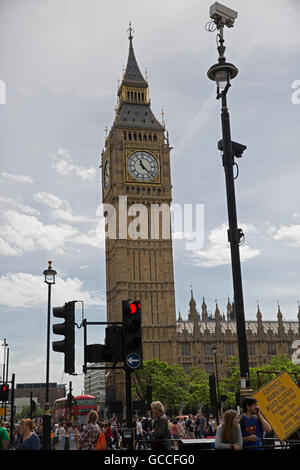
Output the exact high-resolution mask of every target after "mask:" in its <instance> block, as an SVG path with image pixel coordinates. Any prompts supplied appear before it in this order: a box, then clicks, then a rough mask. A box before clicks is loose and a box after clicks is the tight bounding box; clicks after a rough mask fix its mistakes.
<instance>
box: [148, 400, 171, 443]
mask: <svg viewBox="0 0 300 470" xmlns="http://www.w3.org/2000/svg"><path fill="white" fill-rule="evenodd" d="M151 412H152V415H153V417H154V431H153V432H152V439H153V440H154V442H152V449H153V450H158V451H165V450H170V449H172V434H171V432H170V429H169V425H168V418H167V417H166V415H165V410H164V407H163V405H162V403H161V402H160V401H154V402H153V403H151Z"/></svg>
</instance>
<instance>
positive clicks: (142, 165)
mask: <svg viewBox="0 0 300 470" xmlns="http://www.w3.org/2000/svg"><path fill="white" fill-rule="evenodd" d="M139 164H140V165H141V167H142V168H143V170H146V171H147V173H149V175H150V176H152V178H154V175H153V173H151V171H150V170H148V168H146V167H145V165H144V164H143V161H142V160H139Z"/></svg>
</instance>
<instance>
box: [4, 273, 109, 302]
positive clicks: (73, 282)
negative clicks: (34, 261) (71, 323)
mask: <svg viewBox="0 0 300 470" xmlns="http://www.w3.org/2000/svg"><path fill="white" fill-rule="evenodd" d="M0 292H1V296H0V304H2V305H5V306H7V307H11V308H29V307H38V306H40V305H45V302H46V295H47V294H46V292H45V284H44V282H43V276H38V275H33V274H29V273H7V274H4V275H3V276H1V277H0ZM69 300H83V301H84V303H85V305H105V297H104V296H103V295H101V294H100V293H99V292H98V291H95V290H91V289H86V288H85V287H84V284H83V282H82V281H81V280H80V279H78V278H77V277H74V278H67V279H66V280H64V279H61V278H60V277H59V276H57V278H56V283H55V286H54V287H53V289H52V305H53V306H55V305H60V304H64V303H65V302H66V301H69Z"/></svg>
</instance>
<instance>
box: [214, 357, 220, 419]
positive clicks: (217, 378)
mask: <svg viewBox="0 0 300 470" xmlns="http://www.w3.org/2000/svg"><path fill="white" fill-rule="evenodd" d="M215 369H216V386H217V414H218V423H219V421H220V417H221V413H220V389H219V374H218V360H217V352H215Z"/></svg>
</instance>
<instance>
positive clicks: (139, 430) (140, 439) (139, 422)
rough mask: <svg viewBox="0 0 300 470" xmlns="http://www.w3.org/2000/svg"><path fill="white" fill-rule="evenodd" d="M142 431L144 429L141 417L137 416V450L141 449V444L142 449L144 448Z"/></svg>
mask: <svg viewBox="0 0 300 470" xmlns="http://www.w3.org/2000/svg"><path fill="white" fill-rule="evenodd" d="M144 432H145V431H144V429H143V418H142V417H139V418H138V420H137V422H136V441H137V449H138V450H141V446H143V449H145V447H146V443H145V439H144Z"/></svg>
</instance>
